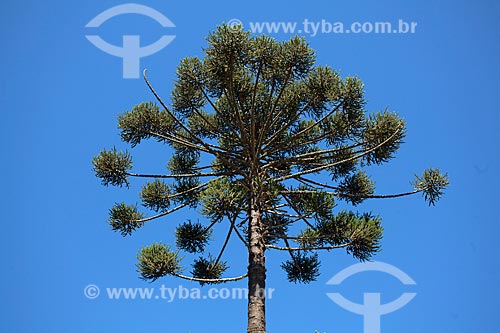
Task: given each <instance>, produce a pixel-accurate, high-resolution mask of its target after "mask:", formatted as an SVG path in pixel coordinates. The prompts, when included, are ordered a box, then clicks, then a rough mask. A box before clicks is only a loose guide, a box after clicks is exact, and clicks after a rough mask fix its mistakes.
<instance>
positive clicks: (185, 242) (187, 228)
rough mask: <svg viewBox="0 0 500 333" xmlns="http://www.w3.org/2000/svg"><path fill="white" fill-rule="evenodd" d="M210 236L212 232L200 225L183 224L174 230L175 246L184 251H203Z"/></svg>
mask: <svg viewBox="0 0 500 333" xmlns="http://www.w3.org/2000/svg"><path fill="white" fill-rule="evenodd" d="M211 234H212V230H211V229H209V230H207V229H206V228H205V227H204V226H203V224H201V223H192V222H191V221H189V222H185V223H182V224H181V225H179V226H178V227H177V228H176V229H175V237H176V245H177V247H178V248H180V249H182V250H184V251H187V252H190V253H200V252H203V251H204V250H205V246H206V245H207V243H208V241H209V240H210V235H211Z"/></svg>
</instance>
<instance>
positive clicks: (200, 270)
mask: <svg viewBox="0 0 500 333" xmlns="http://www.w3.org/2000/svg"><path fill="white" fill-rule="evenodd" d="M227 268H228V267H227V265H226V263H225V262H221V261H215V260H214V259H213V258H212V257H211V256H209V257H208V259H206V258H203V257H200V258H198V259H195V260H194V263H193V270H192V271H191V274H192V275H193V277H195V278H198V279H212V280H217V279H220V278H221V277H222V273H224V271H226V269H227ZM199 282H200V285H202V286H203V285H204V284H217V283H220V282H218V281H199Z"/></svg>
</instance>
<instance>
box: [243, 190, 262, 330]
mask: <svg viewBox="0 0 500 333" xmlns="http://www.w3.org/2000/svg"><path fill="white" fill-rule="evenodd" d="M250 206H251V207H250V211H249V214H250V216H249V217H250V219H249V238H250V243H249V251H248V328H247V332H248V333H265V332H266V303H265V301H266V300H265V288H266V266H265V259H266V258H265V254H264V251H265V243H264V237H263V232H262V231H263V230H262V224H261V210H260V207H259V206H258V203H257V200H255V198H252V199H251V203H250Z"/></svg>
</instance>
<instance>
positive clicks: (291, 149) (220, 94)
mask: <svg viewBox="0 0 500 333" xmlns="http://www.w3.org/2000/svg"><path fill="white" fill-rule="evenodd" d="M207 40H208V46H207V47H206V48H205V49H204V57H203V59H199V58H197V57H192V58H185V59H183V60H182V61H181V63H180V65H179V67H178V69H177V79H176V81H175V85H174V88H173V92H172V95H171V106H168V105H167V103H165V102H164V101H163V100H162V99H161V97H160V96H159V94H158V93H157V92H156V91H155V90H154V88H153V87H152V85H151V84H150V82H149V81H148V79H147V77H146V73H144V79H145V81H146V84H147V85H148V87H149V88H150V90H151V92H152V94H153V95H154V97H155V99H156V101H157V104H155V103H151V102H148V103H142V104H139V105H136V106H134V107H133V108H132V110H131V111H128V112H125V113H124V114H122V115H120V116H119V119H118V126H119V129H120V131H121V139H122V140H123V141H125V142H127V143H129V144H131V146H132V147H134V146H135V145H137V144H139V143H140V142H141V141H143V140H145V139H154V140H157V141H158V142H160V143H164V144H166V145H168V146H169V148H168V149H169V151H171V157H170V160H169V161H168V170H169V172H167V174H141V173H136V172H135V171H134V172H132V159H131V156H130V154H129V153H128V152H122V151H118V150H116V149H115V148H113V149H110V150H102V151H101V152H100V153H99V155H98V156H96V157H95V158H94V160H93V167H94V171H95V174H96V176H97V177H99V178H100V179H101V180H102V184H104V185H110V184H111V185H114V186H123V185H125V186H127V187H128V185H129V180H130V178H150V181H148V182H146V183H145V184H144V187H143V188H142V191H141V193H140V197H141V200H142V205H143V206H144V207H145V208H148V209H150V210H152V211H154V212H155V214H156V215H154V214H153V215H152V216H149V217H146V216H145V215H144V214H143V213H142V212H140V210H139V209H138V208H137V206H136V205H128V204H125V203H119V204H116V205H115V206H114V207H112V208H111V209H110V211H109V223H110V225H111V228H112V229H113V230H115V231H118V232H120V233H121V234H122V235H123V236H126V235H130V234H131V233H132V232H134V231H135V230H136V229H138V228H140V227H143V226H144V225H145V224H146V223H147V222H149V221H152V220H155V219H158V218H161V217H164V216H166V215H169V214H170V213H173V212H175V211H177V210H179V209H182V208H192V209H194V208H198V209H199V212H200V214H201V215H202V216H203V217H204V219H203V218H202V219H201V221H202V222H196V223H195V222H191V221H185V222H183V223H180V224H179V225H178V226H177V228H176V232H175V237H176V242H175V245H176V247H177V250H173V249H171V247H169V246H167V245H164V244H163V243H154V244H152V245H151V246H147V247H144V248H143V249H142V250H141V251H140V252H139V254H138V264H137V268H138V272H139V273H140V275H141V277H142V278H143V279H145V280H150V281H154V280H156V279H158V278H160V277H162V276H166V275H173V276H176V277H180V278H185V279H189V280H194V281H198V282H200V283H201V284H213V283H221V282H228V281H235V280H239V279H244V278H247V279H248V332H251V333H256V332H259V333H262V332H266V320H265V297H264V293H262V290H263V288H265V286H266V264H265V258H266V254H267V253H268V252H269V251H270V250H281V251H286V252H287V253H288V254H289V260H287V261H285V262H284V263H283V264H282V268H283V269H284V271H285V272H286V274H287V277H288V280H289V281H291V282H305V283H307V282H310V281H313V280H315V279H316V278H317V276H318V274H319V272H318V268H319V266H320V262H319V259H318V255H317V252H318V251H319V250H327V251H328V250H333V249H342V248H343V249H345V250H346V251H347V253H348V254H351V255H352V256H354V257H355V258H357V259H359V260H367V259H369V258H370V257H371V256H372V255H373V254H374V253H375V252H377V251H379V248H380V239H381V237H382V226H381V219H380V217H379V216H377V215H374V214H372V213H368V212H364V213H358V212H354V211H350V210H346V209H342V210H340V209H336V206H337V201H340V200H342V201H344V202H346V203H347V204H344V206H346V207H348V206H349V204H350V205H352V206H356V205H358V204H360V203H361V202H362V201H363V200H365V199H369V198H395V197H400V196H406V195H412V194H416V193H422V194H423V196H424V199H425V200H426V201H428V203H429V204H431V205H433V204H434V203H435V202H436V201H437V200H438V199H439V198H440V197H441V195H442V193H443V190H444V188H445V187H446V186H447V185H448V180H447V176H446V175H443V174H441V173H440V172H439V170H438V169H432V168H431V169H427V170H425V171H424V172H423V174H422V175H421V176H417V177H416V178H415V181H414V182H413V185H414V188H413V189H412V190H411V191H409V192H406V193H400V194H393V195H377V194H375V192H374V182H373V181H372V180H371V179H370V178H369V176H368V174H367V173H366V171H364V170H365V169H366V167H367V166H370V165H382V164H384V163H385V162H387V161H389V160H390V159H391V158H393V157H394V155H395V153H396V151H397V150H398V148H399V147H400V145H401V143H402V140H403V138H404V135H405V124H404V121H403V120H402V119H401V118H399V117H398V116H397V115H396V114H395V113H392V112H389V111H388V110H385V111H382V112H377V113H368V112H367V111H366V110H365V100H364V97H363V83H362V82H361V81H360V80H359V79H358V78H356V77H346V78H342V77H340V76H339V74H338V73H337V72H336V71H334V70H333V69H331V68H330V67H327V66H317V65H315V52H314V51H313V50H312V49H311V48H310V47H309V45H308V44H307V43H306V42H305V41H304V39H301V38H298V37H294V38H291V39H290V40H288V41H285V42H280V41H276V40H274V39H272V38H270V37H268V36H264V35H259V36H252V35H251V34H250V33H249V32H245V31H244V30H243V29H242V28H241V27H230V26H228V25H222V26H219V27H218V28H217V29H216V30H215V31H214V32H213V33H211V34H210V35H209V36H208V38H207ZM204 221H206V222H204ZM218 223H226V224H227V235H226V236H225V239H224V241H221V249H220V252H219V253H218V254H217V255H214V256H212V255H211V254H204V250H205V246H206V245H207V243H208V241H209V240H210V239H211V232H212V228H213V227H214V225H215V224H218ZM233 234H235V237H237V238H238V239H239V240H237V241H238V242H241V244H242V245H243V246H244V247H245V248H246V250H247V253H248V267H247V270H246V271H244V272H242V275H241V276H237V277H224V272H225V270H226V269H227V268H228V266H227V263H226V261H224V260H223V253H224V250H225V248H226V245H227V243H228V241H229V239H230V237H231V236H232V235H233ZM179 250H183V251H187V252H189V253H200V254H201V256H200V257H198V259H195V260H194V262H193V264H192V269H191V272H190V274H185V273H183V268H182V267H181V256H180V255H179Z"/></svg>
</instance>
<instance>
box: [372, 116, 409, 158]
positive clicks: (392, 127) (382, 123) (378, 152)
mask: <svg viewBox="0 0 500 333" xmlns="http://www.w3.org/2000/svg"><path fill="white" fill-rule="evenodd" d="M365 126H366V129H365V131H364V132H363V140H364V141H365V142H366V143H365V147H366V149H370V148H375V147H377V148H376V149H375V150H374V151H372V152H371V153H369V154H367V155H366V156H365V157H364V161H365V162H366V164H367V165H370V164H382V163H384V162H387V161H388V160H389V159H391V158H393V157H394V154H395V152H396V151H397V150H398V149H399V147H400V146H401V144H402V143H403V138H404V136H405V131H404V127H405V123H404V121H403V120H402V119H400V118H399V117H398V115H397V114H396V113H391V112H389V111H388V110H385V111H384V112H377V113H375V114H374V115H370V117H369V118H368V119H367V120H366V125H365ZM398 129H399V131H398ZM395 133H396V134H395ZM386 141H387V142H386ZM383 142H386V143H385V144H383V145H382V146H380V145H381V144H382V143H383ZM379 146H380V147H379Z"/></svg>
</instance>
